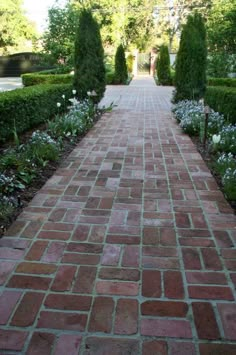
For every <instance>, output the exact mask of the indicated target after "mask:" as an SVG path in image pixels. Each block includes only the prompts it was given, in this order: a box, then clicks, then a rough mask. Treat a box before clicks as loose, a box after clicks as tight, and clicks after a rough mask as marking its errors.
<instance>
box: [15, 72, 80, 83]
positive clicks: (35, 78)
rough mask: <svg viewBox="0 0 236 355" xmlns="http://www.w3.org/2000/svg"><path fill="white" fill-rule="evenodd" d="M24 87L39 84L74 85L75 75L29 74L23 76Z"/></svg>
mask: <svg viewBox="0 0 236 355" xmlns="http://www.w3.org/2000/svg"><path fill="white" fill-rule="evenodd" d="M21 78H22V83H23V85H24V86H32V85H39V84H72V81H73V75H71V74H44V75H42V74H39V73H32V74H31V73H27V74H23V75H21Z"/></svg>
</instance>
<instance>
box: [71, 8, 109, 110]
mask: <svg viewBox="0 0 236 355" xmlns="http://www.w3.org/2000/svg"><path fill="white" fill-rule="evenodd" d="M74 88H75V89H76V91H77V95H78V98H79V99H84V98H86V97H87V92H88V91H90V92H92V91H95V92H96V96H93V100H94V102H95V103H98V102H99V101H100V100H101V98H102V97H103V95H104V92H105V88H106V84H105V66H104V50H103V46H102V41H101V35H100V30H99V26H98V24H97V22H96V21H95V19H94V18H93V16H92V13H91V11H90V10H87V9H84V10H82V11H81V13H80V17H79V25H78V28H77V33H76V39H75V76H74Z"/></svg>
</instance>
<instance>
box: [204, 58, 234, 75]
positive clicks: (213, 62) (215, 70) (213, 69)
mask: <svg viewBox="0 0 236 355" xmlns="http://www.w3.org/2000/svg"><path fill="white" fill-rule="evenodd" d="M230 68H231V60H230V58H229V55H228V54H227V53H225V52H211V53H210V55H209V56H208V58H207V75H208V76H211V77H214V78H224V77H227V76H228V73H229V72H230Z"/></svg>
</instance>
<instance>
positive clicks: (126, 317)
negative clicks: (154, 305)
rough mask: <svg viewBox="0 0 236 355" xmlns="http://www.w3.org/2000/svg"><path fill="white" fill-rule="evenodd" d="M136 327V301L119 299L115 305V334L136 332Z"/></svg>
mask: <svg viewBox="0 0 236 355" xmlns="http://www.w3.org/2000/svg"><path fill="white" fill-rule="evenodd" d="M137 329H138V301H137V300H132V299H124V298H123V299H119V300H118V302H117V307H116V316H115V328H114V331H115V334H136V333H137Z"/></svg>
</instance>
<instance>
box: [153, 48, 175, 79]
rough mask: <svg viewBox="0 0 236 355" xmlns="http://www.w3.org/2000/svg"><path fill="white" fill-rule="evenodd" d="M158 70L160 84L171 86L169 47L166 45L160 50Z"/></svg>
mask: <svg viewBox="0 0 236 355" xmlns="http://www.w3.org/2000/svg"><path fill="white" fill-rule="evenodd" d="M156 68H157V77H158V83H159V84H161V85H171V84H172V80H171V71H170V55H169V50H168V47H167V46H165V45H162V46H161V48H160V53H159V56H158V60H157V65H156Z"/></svg>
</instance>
